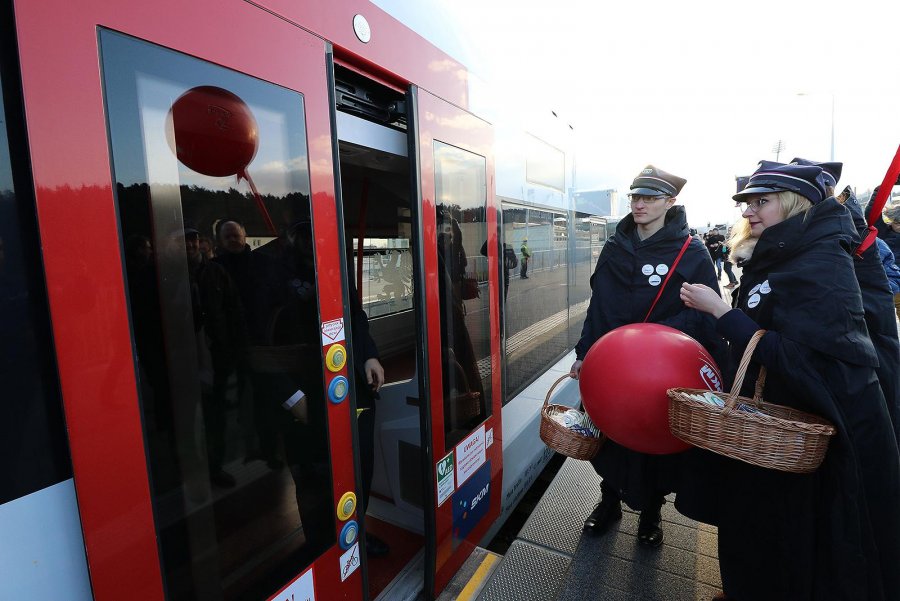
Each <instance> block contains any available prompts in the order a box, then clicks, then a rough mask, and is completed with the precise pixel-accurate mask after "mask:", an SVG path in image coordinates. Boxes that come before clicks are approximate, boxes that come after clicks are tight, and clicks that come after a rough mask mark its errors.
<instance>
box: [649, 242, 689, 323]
mask: <svg viewBox="0 0 900 601" xmlns="http://www.w3.org/2000/svg"><path fill="white" fill-rule="evenodd" d="M690 244H691V235H690V234H688V237H687V240H685V241H684V244H682V245H681V250H680V251H679V252H678V256H677V257H675V261H674V262H673V263H672V267H670V268H669V273H667V274H666V279H665V280H663V283H662V286H660V287H659V292H657V293H656V298H654V299H653V304H652V305H650V310H649V311H647V316H646V317H644V322H645V323H646V322H647V320H648V319H650V314H651V313H653V308H654V307H656V303H657V302H659V297H661V296H662V293H663V290H665V289H666V284H668V283H669V278H671V277H672V274H673V273H675V267H676V266H677V265H678V262H679V261H680V260H681V257H682V256H683V255H684V251H686V250H687V247H688V246H690Z"/></svg>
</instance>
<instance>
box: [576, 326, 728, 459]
mask: <svg viewBox="0 0 900 601" xmlns="http://www.w3.org/2000/svg"><path fill="white" fill-rule="evenodd" d="M721 382H722V377H721V372H720V371H719V367H718V366H717V365H716V363H715V361H713V358H712V357H711V356H710V355H709V353H708V352H707V351H706V349H705V348H703V345H701V344H700V343H699V342H697V341H696V340H694V339H693V338H691V337H690V336H688V335H687V334H685V333H684V332H681V331H679V330H676V329H675V328H670V327H668V326H663V325H659V324H655V323H635V324H630V325H627V326H622V327H620V328H616V329H615V330H612V331H611V332H608V333H607V334H606V335H605V336H603V337H602V338H600V340H598V341H597V342H595V343H594V346H592V347H591V349H590V350H589V351H588V353H587V355H585V357H584V363H583V364H582V366H581V375H580V376H579V388H580V389H581V398H582V399H583V400H584V408H585V409H586V410H587V412H588V415H589V416H590V418H591V420H592V421H593V422H594V424H595V425H596V426H597V427H598V428H600V430H601V431H602V432H603V433H604V434H606V435H607V436H608V437H609V438H610V439H611V440H613V441H615V442H617V443H619V444H620V445H622V446H624V447H626V448H629V449H631V450H633V451H640V452H642V453H650V454H654V455H665V454H669V453H677V452H680V451H684V450H685V449H687V448H689V447H690V445H689V444H687V443H686V442H684V441H682V440H679V439H678V438H675V437H674V436H673V435H672V433H671V432H670V431H669V398H668V396H667V395H666V390H667V389H669V388H675V387H685V388H708V389H710V390H721V389H722V385H721Z"/></svg>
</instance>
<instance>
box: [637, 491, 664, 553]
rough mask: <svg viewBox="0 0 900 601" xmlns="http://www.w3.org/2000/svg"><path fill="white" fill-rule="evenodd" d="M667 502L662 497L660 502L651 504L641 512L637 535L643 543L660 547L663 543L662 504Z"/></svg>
mask: <svg viewBox="0 0 900 601" xmlns="http://www.w3.org/2000/svg"><path fill="white" fill-rule="evenodd" d="M665 502H666V501H665V499H660V501H659V504H656V503H654V504H651V505H649V506H648V507H646V508H645V509H644V510H643V511H642V512H641V517H640V519H638V533H637V537H638V542H639V543H641V544H642V545H644V546H647V547H658V546H660V545H661V544H662V542H663V531H662V506H663V503H665Z"/></svg>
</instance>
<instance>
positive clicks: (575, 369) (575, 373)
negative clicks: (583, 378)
mask: <svg viewBox="0 0 900 601" xmlns="http://www.w3.org/2000/svg"><path fill="white" fill-rule="evenodd" d="M582 363H583V362H582V361H581V360H576V361H575V363H573V364H572V367H570V368H569V377H570V378H572V379H573V380H577V379H578V377H579V376H580V375H581V364H582Z"/></svg>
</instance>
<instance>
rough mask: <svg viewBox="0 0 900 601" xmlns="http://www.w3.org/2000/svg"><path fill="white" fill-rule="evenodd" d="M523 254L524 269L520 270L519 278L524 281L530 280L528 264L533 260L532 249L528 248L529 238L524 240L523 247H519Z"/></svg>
mask: <svg viewBox="0 0 900 601" xmlns="http://www.w3.org/2000/svg"><path fill="white" fill-rule="evenodd" d="M519 252H521V253H522V267H521V268H520V269H519V277H520V278H522V279H523V280H527V279H528V262H529V261H530V260H531V249H530V248H528V238H523V239H522V246H521V247H519Z"/></svg>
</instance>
